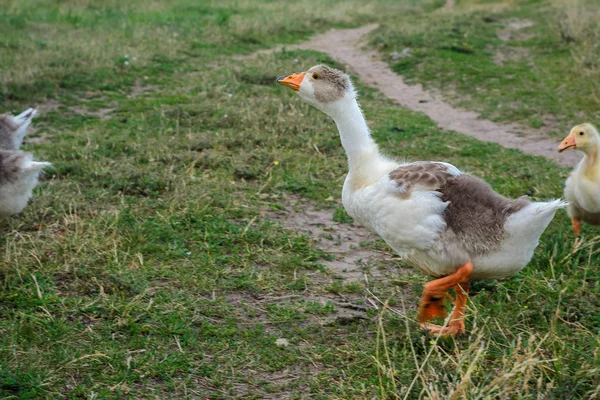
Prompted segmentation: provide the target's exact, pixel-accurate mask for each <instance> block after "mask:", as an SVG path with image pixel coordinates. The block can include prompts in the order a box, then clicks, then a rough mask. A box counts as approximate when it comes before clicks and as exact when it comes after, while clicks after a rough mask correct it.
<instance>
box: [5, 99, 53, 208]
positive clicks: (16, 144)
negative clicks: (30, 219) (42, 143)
mask: <svg viewBox="0 0 600 400" xmlns="http://www.w3.org/2000/svg"><path fill="white" fill-rule="evenodd" d="M35 115H36V110H35V109H33V108H30V109H28V110H27V111H25V112H23V113H21V114H19V115H17V116H16V117H13V116H11V115H8V114H3V115H0V217H7V216H10V215H13V214H17V213H20V212H21V211H23V209H24V208H25V206H26V205H27V202H28V201H29V198H30V197H31V193H32V191H33V188H35V186H36V185H37V183H38V177H39V175H40V172H41V171H42V169H44V168H45V167H48V166H50V165H52V164H50V163H49V162H37V161H34V160H33V156H32V155H31V154H29V153H25V152H23V151H19V148H20V147H21V144H22V143H23V138H24V137H25V134H26V133H27V128H28V127H29V125H30V124H31V120H32V119H33V117H35Z"/></svg>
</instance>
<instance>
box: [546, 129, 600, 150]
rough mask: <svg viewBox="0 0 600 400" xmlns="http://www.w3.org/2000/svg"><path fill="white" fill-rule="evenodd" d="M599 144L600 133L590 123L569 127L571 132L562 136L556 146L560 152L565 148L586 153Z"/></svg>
mask: <svg viewBox="0 0 600 400" xmlns="http://www.w3.org/2000/svg"><path fill="white" fill-rule="evenodd" d="M598 146H600V135H598V131H597V130H596V128H594V127H593V126H592V125H591V124H581V125H577V126H576V127H574V128H573V129H571V133H569V135H568V136H567V137H566V138H564V140H563V141H562V142H560V145H559V146H558V149H557V150H558V152H559V153H562V152H563V151H565V150H569V149H577V150H580V151H583V152H584V153H588V152H589V151H591V150H593V149H597V148H598Z"/></svg>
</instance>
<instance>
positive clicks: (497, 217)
mask: <svg viewBox="0 0 600 400" xmlns="http://www.w3.org/2000/svg"><path fill="white" fill-rule="evenodd" d="M389 176H390V179H392V180H395V181H396V182H397V183H398V186H399V188H406V189H405V190H402V192H401V193H400V196H401V197H402V198H408V197H410V195H411V190H413V189H414V188H415V187H417V186H420V187H422V188H426V189H429V190H434V191H437V192H439V193H441V199H442V200H443V201H447V202H449V204H448V207H447V208H446V211H445V212H444V219H445V220H446V225H447V227H446V230H447V231H451V232H446V233H444V234H443V235H442V240H444V238H446V239H448V238H452V240H451V241H452V243H446V244H444V245H443V247H444V248H445V247H448V248H450V247H456V244H457V243H458V244H459V246H458V247H460V248H462V249H463V250H464V251H465V252H466V254H469V255H470V256H471V257H473V256H475V255H481V254H485V253H487V252H489V251H491V250H493V249H495V248H497V247H498V246H499V244H500V242H501V241H502V240H503V239H504V238H505V236H506V232H505V231H504V224H505V223H506V219H507V218H508V217H509V216H510V215H511V214H513V213H515V212H517V211H519V210H520V209H522V208H523V207H525V206H526V205H527V204H529V200H528V199H527V198H526V197H520V198H518V199H516V200H511V199H507V198H505V197H503V196H501V195H499V194H498V193H496V192H495V191H494V190H493V189H492V188H491V187H490V185H488V184H487V183H486V182H484V181H483V180H481V179H479V178H476V177H474V176H472V175H468V174H461V175H458V176H455V175H452V174H450V173H449V172H448V169H447V167H446V166H445V165H443V164H437V163H431V162H423V163H414V164H409V165H407V166H402V167H400V168H398V169H396V170H395V171H392V172H391V173H390V175H389ZM449 246H450V247H449ZM446 250H447V249H446ZM444 251H445V250H444Z"/></svg>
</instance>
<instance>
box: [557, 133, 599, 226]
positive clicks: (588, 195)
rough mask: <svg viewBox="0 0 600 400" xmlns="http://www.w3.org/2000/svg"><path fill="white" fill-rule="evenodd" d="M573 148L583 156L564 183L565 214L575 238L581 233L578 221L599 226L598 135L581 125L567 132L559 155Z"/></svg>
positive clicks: (559, 149)
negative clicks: (566, 213)
mask: <svg viewBox="0 0 600 400" xmlns="http://www.w3.org/2000/svg"><path fill="white" fill-rule="evenodd" d="M569 149H575V150H579V151H582V152H583V154H584V156H583V159H582V160H581V161H580V162H579V164H578V165H577V166H576V167H575V169H574V170H573V172H571V174H570V175H569V177H568V178H567V182H566V183H565V200H567V202H568V203H569V205H568V207H567V212H568V214H569V217H571V225H572V227H573V232H575V235H579V234H580V233H581V221H583V222H586V223H588V224H591V225H600V163H599V162H598V153H599V152H600V135H599V134H598V131H597V130H596V128H594V126H593V125H591V124H581V125H577V126H575V127H574V128H573V129H571V132H570V133H569V135H568V136H567V137H566V138H565V139H564V140H563V141H562V142H561V143H560V145H558V151H559V153H562V152H563V151H565V150H569Z"/></svg>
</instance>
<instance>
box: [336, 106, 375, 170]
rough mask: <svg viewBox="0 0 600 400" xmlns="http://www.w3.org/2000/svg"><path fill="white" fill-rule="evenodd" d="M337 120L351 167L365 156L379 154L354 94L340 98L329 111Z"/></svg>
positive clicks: (369, 156)
mask: <svg viewBox="0 0 600 400" xmlns="http://www.w3.org/2000/svg"><path fill="white" fill-rule="evenodd" d="M328 114H329V115H330V116H331V117H332V118H333V120H334V121H335V123H336V125H337V127H338V130H339V131H340V138H341V139H342V146H343V147H344V150H345V151H346V155H347V156H348V163H349V166H350V169H352V167H353V164H356V163H357V162H360V161H359V160H364V159H365V157H368V158H371V157H377V156H379V150H378V148H377V144H376V143H375V141H374V140H373V138H372V137H371V133H370V132H369V127H368V126H367V121H365V117H364V116H363V113H362V111H361V109H360V107H359V105H358V103H357V102H356V99H355V98H354V96H347V97H345V98H343V99H342V100H339V101H338V102H337V103H336V104H335V105H334V106H333V107H332V108H331V112H330V113H328Z"/></svg>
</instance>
